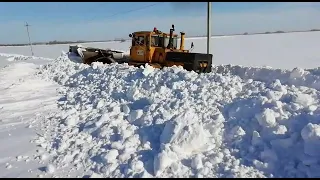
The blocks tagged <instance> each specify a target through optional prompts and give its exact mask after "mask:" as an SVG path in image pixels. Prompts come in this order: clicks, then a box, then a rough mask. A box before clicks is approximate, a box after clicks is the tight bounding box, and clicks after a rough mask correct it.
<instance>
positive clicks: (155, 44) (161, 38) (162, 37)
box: [129, 25, 189, 64]
mask: <svg viewBox="0 0 320 180" xmlns="http://www.w3.org/2000/svg"><path fill="white" fill-rule="evenodd" d="M174 30H175V29H174V25H172V28H171V29H170V33H164V32H162V31H159V30H158V29H157V28H156V27H155V28H154V29H153V31H138V32H134V33H132V34H129V37H130V38H131V39H132V44H131V48H130V57H131V61H132V63H133V62H137V63H138V62H139V63H159V64H163V63H164V61H165V57H166V53H167V52H185V53H188V52H189V50H184V36H185V33H184V32H181V38H180V47H179V48H178V35H177V34H174V33H173V32H174Z"/></svg>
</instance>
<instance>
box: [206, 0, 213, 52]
mask: <svg viewBox="0 0 320 180" xmlns="http://www.w3.org/2000/svg"><path fill="white" fill-rule="evenodd" d="M211 13H212V12H211V2H208V12H207V54H210V41H211Z"/></svg>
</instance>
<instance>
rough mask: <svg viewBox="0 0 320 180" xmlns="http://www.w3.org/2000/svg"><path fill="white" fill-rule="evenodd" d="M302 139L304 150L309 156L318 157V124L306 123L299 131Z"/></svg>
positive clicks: (319, 141)
mask: <svg viewBox="0 0 320 180" xmlns="http://www.w3.org/2000/svg"><path fill="white" fill-rule="evenodd" d="M301 136H302V138H303V140H304V152H305V153H306V154H308V155H310V156H317V157H320V154H319V147H320V125H318V124H312V123H308V124H307V125H306V126H305V127H304V128H303V129H302V131H301Z"/></svg>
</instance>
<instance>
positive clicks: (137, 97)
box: [0, 32, 320, 178]
mask: <svg viewBox="0 0 320 180" xmlns="http://www.w3.org/2000/svg"><path fill="white" fill-rule="evenodd" d="M319 37H320V33H319V32H312V33H288V34H270V35H250V36H234V37H219V38H213V39H212V40H213V41H212V43H213V48H212V52H213V54H214V63H213V64H214V65H215V66H214V67H213V72H212V73H209V74H200V75H199V74H196V73H193V72H187V71H185V70H183V69H181V68H180V67H173V68H164V69H163V70H158V69H153V68H152V67H148V66H147V67H146V68H144V69H143V68H135V67H130V66H127V65H117V64H113V65H108V66H106V65H102V64H100V63H95V64H93V65H92V66H88V65H84V64H80V63H76V62H73V61H71V60H69V59H68V55H67V54H66V53H65V52H66V51H68V45H52V46H34V47H33V49H34V52H35V56H34V57H31V56H30V49H29V47H28V46H26V47H0V68H1V69H0V94H1V95H0V144H1V146H0V177H252V178H254V177H320V171H319V170H320V164H319V162H320V155H319V153H318V151H319V147H320V108H319V100H320V70H319V69H318V67H320V53H319V43H318V40H317V39H319ZM191 42H194V45H195V49H194V51H195V52H206V49H205V48H206V39H204V38H193V39H188V40H186V46H185V47H189V46H190V44H191ZM83 45H85V46H93V47H103V48H113V49H117V50H123V51H128V48H129V42H124V43H119V42H109V43H92V44H90V43H89V44H83ZM263 66H271V67H273V68H270V67H263ZM296 67H299V68H296Z"/></svg>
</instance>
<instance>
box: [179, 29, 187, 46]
mask: <svg viewBox="0 0 320 180" xmlns="http://www.w3.org/2000/svg"><path fill="white" fill-rule="evenodd" d="M180 34H181V41H180V50H184V35H185V34H186V33H184V32H180Z"/></svg>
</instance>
